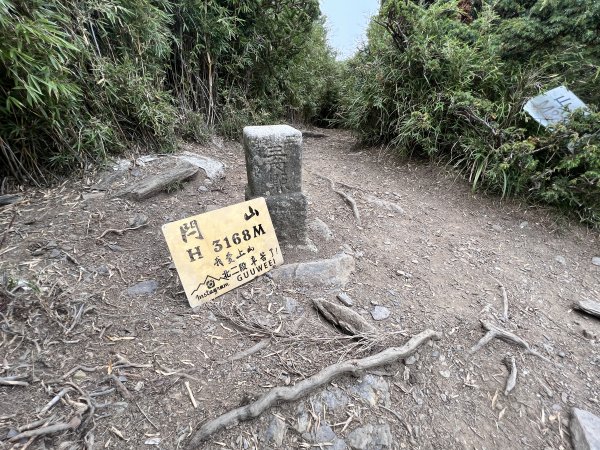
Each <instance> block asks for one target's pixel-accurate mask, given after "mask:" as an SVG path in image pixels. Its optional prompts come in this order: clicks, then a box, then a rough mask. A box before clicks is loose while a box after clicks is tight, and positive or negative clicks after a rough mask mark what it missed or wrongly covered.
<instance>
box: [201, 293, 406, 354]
mask: <svg viewBox="0 0 600 450" xmlns="http://www.w3.org/2000/svg"><path fill="white" fill-rule="evenodd" d="M212 309H213V312H214V314H215V315H216V316H218V317H219V318H221V319H223V320H226V321H228V322H230V323H231V324H232V325H234V326H235V327H236V328H238V329H240V330H244V331H245V332H247V333H249V336H250V337H256V338H260V339H261V340H264V339H269V340H270V341H271V342H272V343H273V344H279V345H280V346H284V347H288V348H293V349H295V350H301V349H305V348H306V347H307V346H317V347H318V348H319V354H320V355H322V356H330V355H336V356H337V357H338V359H339V360H343V359H345V358H347V357H348V356H349V355H352V356H361V355H365V354H369V353H371V352H373V351H376V350H380V349H383V348H386V347H389V346H390V345H394V343H395V342H396V341H397V338H398V336H399V335H400V336H406V333H405V332H404V331H403V330H399V331H392V332H390V331H381V330H373V331H369V332H362V333H357V334H354V335H350V334H343V333H341V332H333V331H334V329H333V328H332V327H331V326H329V325H325V324H324V322H323V321H322V320H320V319H319V317H318V316H317V315H316V313H315V314H314V315H311V317H309V316H308V315H307V314H305V315H303V316H301V317H300V318H298V319H297V320H296V321H294V322H284V321H280V322H279V324H278V325H277V326H274V327H273V326H269V324H268V323H266V322H265V321H264V320H261V319H260V317H258V316H257V314H256V313H255V312H253V311H244V310H243V309H241V308H240V307H239V306H238V305H232V306H230V307H228V308H227V309H226V308H225V307H224V306H223V305H222V304H218V305H214V306H212Z"/></svg>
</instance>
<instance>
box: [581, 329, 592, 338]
mask: <svg viewBox="0 0 600 450" xmlns="http://www.w3.org/2000/svg"><path fill="white" fill-rule="evenodd" d="M581 334H583V337H584V338H586V339H596V334H594V333H592V332H591V331H590V330H588V329H587V328H584V329H582V330H581Z"/></svg>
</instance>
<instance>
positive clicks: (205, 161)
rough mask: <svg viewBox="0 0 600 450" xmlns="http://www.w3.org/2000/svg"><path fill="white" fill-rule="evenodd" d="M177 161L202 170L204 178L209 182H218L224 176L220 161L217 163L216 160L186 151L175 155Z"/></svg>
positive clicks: (223, 167)
mask: <svg viewBox="0 0 600 450" xmlns="http://www.w3.org/2000/svg"><path fill="white" fill-rule="evenodd" d="M177 159H179V160H181V161H185V162H187V163H189V164H192V165H193V166H196V167H198V168H200V169H202V170H204V172H205V173H206V176H207V177H208V178H210V179H211V180H218V179H220V178H223V177H224V176H225V164H223V163H222V162H221V161H217V160H216V159H212V158H209V157H207V156H202V155H199V154H198V153H192V152H188V151H185V152H182V153H181V154H180V155H177Z"/></svg>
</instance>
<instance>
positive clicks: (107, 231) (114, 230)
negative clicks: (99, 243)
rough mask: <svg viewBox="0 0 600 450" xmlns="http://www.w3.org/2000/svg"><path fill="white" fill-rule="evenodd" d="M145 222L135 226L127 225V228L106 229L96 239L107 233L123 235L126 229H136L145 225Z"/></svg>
mask: <svg viewBox="0 0 600 450" xmlns="http://www.w3.org/2000/svg"><path fill="white" fill-rule="evenodd" d="M147 225H148V224H147V223H143V224H141V225H138V226H137V227H127V228H123V229H121V230H119V229H116V228H109V229H108V230H106V231H105V232H104V233H102V234H101V235H100V236H98V237H97V238H96V239H97V240H100V239H102V238H103V237H104V236H106V235H107V234H108V233H115V234H118V235H119V236H123V233H125V232H126V231H133V230H137V229H139V228H143V227H145V226H147Z"/></svg>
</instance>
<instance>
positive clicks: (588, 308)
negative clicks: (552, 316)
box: [573, 300, 600, 318]
mask: <svg viewBox="0 0 600 450" xmlns="http://www.w3.org/2000/svg"><path fill="white" fill-rule="evenodd" d="M573 308H575V309H576V310H578V311H583V312H584V313H586V314H589V315H591V316H595V317H597V318H600V303H598V302H594V301H592V300H581V301H579V302H577V303H575V304H574V305H573Z"/></svg>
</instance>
